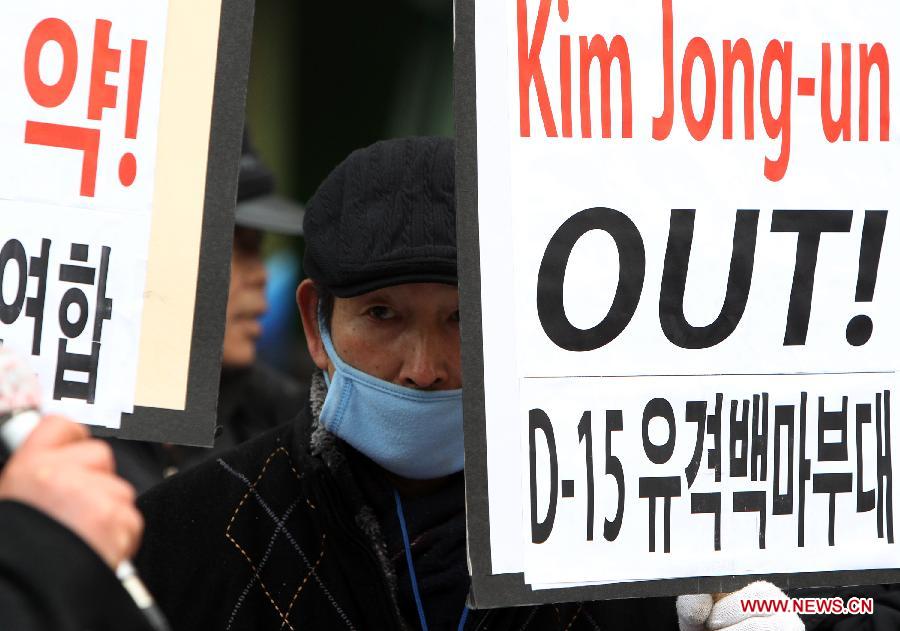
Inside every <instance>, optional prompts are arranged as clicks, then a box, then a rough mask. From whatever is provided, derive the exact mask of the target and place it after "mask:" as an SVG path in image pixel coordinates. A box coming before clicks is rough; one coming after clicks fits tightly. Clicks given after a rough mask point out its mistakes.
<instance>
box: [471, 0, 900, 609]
mask: <svg viewBox="0 0 900 631" xmlns="http://www.w3.org/2000/svg"><path fill="white" fill-rule="evenodd" d="M898 11H900V9H898V8H897V7H896V5H895V4H894V3H890V2H873V3H868V4H867V5H866V10H865V11H859V10H858V8H852V7H849V6H846V7H845V6H837V5H833V4H830V5H828V6H827V7H825V6H823V5H821V3H815V2H811V1H810V2H795V3H791V4H790V6H787V5H784V4H783V3H778V2H775V1H771V2H770V1H768V0H766V1H763V2H757V3H752V4H747V5H735V4H733V3H726V4H723V3H716V2H711V1H710V2H706V1H702V2H691V3H686V2H674V1H673V0H661V1H659V2H647V3H597V2H587V1H584V0H508V1H506V2H492V3H488V2H484V3H481V2H479V3H476V2H474V0H458V1H457V3H456V53H455V54H456V96H455V107H456V125H457V139H458V147H457V152H458V155H457V193H458V209H459V214H458V217H459V219H458V221H459V224H458V241H459V247H460V293H461V306H462V315H463V317H462V335H463V363H464V383H465V390H464V411H465V430H466V493H467V520H468V544H469V558H470V568H471V572H472V593H471V602H472V604H473V605H474V606H476V607H498V606H508V605H521V604H535V603H548V602H562V601H575V600H587V599H602V598H619V597H634V596H647V595H662V594H678V593H697V592H720V591H730V590H733V589H736V588H738V587H740V586H742V585H745V584H747V583H748V582H750V581H751V580H755V579H759V578H766V579H768V580H771V581H773V582H775V583H776V584H778V585H780V586H782V587H784V588H792V587H800V586H829V585H855V584H865V583H887V582H896V581H898V580H900V571H898V570H896V569H895V568H898V567H900V551H898V547H897V543H896V537H895V532H894V511H893V509H894V504H895V499H896V497H895V486H894V484H893V462H895V461H897V455H898V449H900V447H898V445H897V442H898V441H897V439H896V437H894V439H893V440H892V438H891V426H892V417H893V416H894V414H893V412H894V410H893V407H892V402H893V401H895V400H896V388H897V385H898V377H897V369H898V368H900V363H898V360H897V353H896V349H897V348H898V342H900V338H898V335H897V331H896V327H895V326H894V323H895V322H896V321H897V316H898V307H900V297H898V295H897V292H894V291H892V287H893V285H894V283H893V279H894V278H895V277H896V275H897V273H898V271H900V268H898V265H900V259H898V253H900V247H898V245H900V244H898V243H897V240H898V239H900V228H898V226H897V221H896V219H894V218H893V217H892V215H893V214H894V213H895V212H896V208H897V206H898V202H900V192H898V189H897V187H896V185H895V184H894V176H893V175H892V174H894V173H896V172H897V169H898V167H900V150H898V144H897V142H896V138H895V136H896V130H895V129H894V128H893V127H894V126H895V122H896V120H892V116H891V114H892V112H893V111H894V108H895V107H896V105H897V103H898V98H900V95H898V90H897V86H896V81H893V82H892V80H891V72H890V69H891V65H892V64H895V63H896V59H897V55H898V54H900V27H898V26H897V25H898V24H900V21H898V18H900V12H898Z"/></svg>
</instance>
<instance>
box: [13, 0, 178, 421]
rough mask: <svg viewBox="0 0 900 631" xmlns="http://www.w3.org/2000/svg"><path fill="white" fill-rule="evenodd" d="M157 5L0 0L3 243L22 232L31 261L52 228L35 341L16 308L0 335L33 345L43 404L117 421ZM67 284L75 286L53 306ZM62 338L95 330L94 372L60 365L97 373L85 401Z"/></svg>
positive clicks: (76, 347) (153, 122)
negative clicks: (66, 386) (100, 315)
mask: <svg viewBox="0 0 900 631" xmlns="http://www.w3.org/2000/svg"><path fill="white" fill-rule="evenodd" d="M167 11H168V2H167V1H165V0H163V1H160V2H152V3H144V4H141V5H134V6H132V4H122V3H120V2H115V1H113V0H90V1H86V2H80V3H78V4H77V5H74V4H72V3H70V2H63V1H61V0H41V1H38V2H29V3H11V4H8V5H6V6H4V8H3V9H0V18H2V19H0V40H2V41H3V42H4V45H3V46H4V51H5V54H4V55H2V56H0V85H3V86H5V89H4V99H3V102H2V103H0V146H2V148H3V151H2V152H0V221H2V226H3V227H2V230H0V247H3V246H4V245H5V244H8V243H11V242H12V241H13V240H15V241H18V242H19V243H20V244H21V245H22V247H23V248H24V251H25V252H26V254H27V257H28V259H27V260H28V261H29V263H28V267H29V272H31V271H36V269H37V268H35V269H34V270H32V269H31V263H30V261H31V257H40V254H41V247H42V241H43V240H44V239H48V240H49V241H50V243H49V248H50V249H49V267H48V271H47V274H46V288H47V289H46V296H45V300H44V304H43V309H41V310H40V311H41V314H42V316H43V327H42V328H43V330H42V332H41V333H42V339H41V344H40V348H39V349H38V352H37V353H34V354H33V353H32V350H33V344H32V343H33V340H34V319H33V318H30V317H28V315H29V314H26V311H25V309H24V308H23V309H22V310H21V313H19V314H16V315H17V317H15V318H13V317H12V314H13V312H12V311H11V312H10V315H9V319H10V320H12V321H11V322H6V323H4V324H0V339H3V340H4V344H5V345H8V346H10V347H12V348H14V349H16V350H17V351H18V352H20V353H22V354H24V355H26V356H27V357H29V358H31V361H32V363H33V364H34V365H35V367H36V369H37V370H38V372H39V376H40V379H41V382H42V384H43V385H44V393H45V407H46V410H47V411H50V412H56V413H60V414H67V415H69V416H72V417H73V418H75V419H76V420H79V421H81V422H84V423H89V424H96V425H106V426H108V427H118V425H119V419H120V416H121V414H122V412H130V411H131V410H132V409H133V403H134V389H135V379H136V369H137V354H138V337H139V333H140V314H141V305H142V302H143V290H144V278H145V274H146V260H147V243H148V238H149V229H150V215H151V204H152V201H153V191H154V177H155V170H156V169H155V165H156V132H157V126H158V118H159V102H160V90H161V84H162V72H163V52H164V49H165V36H166V18H167ZM73 147H77V148H73ZM73 246H87V247H86V248H79V247H76V248H74V249H73ZM10 247H13V246H10ZM104 248H109V250H108V275H107V277H106V279H105V280H106V288H105V296H106V297H107V298H108V299H109V300H111V301H112V302H111V303H107V304H111V311H110V313H109V314H108V315H109V318H108V320H104V321H103V326H102V329H101V328H97V327H95V321H96V315H97V305H98V304H102V303H98V300H101V299H102V297H100V298H98V292H99V289H100V286H101V283H102V278H101V277H102V274H101V273H100V270H101V262H102V259H103V253H104ZM85 249H86V255H87V256H86V260H81V259H83V258H85V257H84V254H85V252H84V250H85ZM72 255H75V257H76V259H78V260H73V259H72ZM63 265H74V266H80V267H84V268H89V269H90V270H93V276H91V272H90V271H87V272H83V273H86V274H87V275H88V276H87V277H82V279H83V278H89V279H90V280H91V281H92V282H78V281H75V280H72V278H74V277H71V276H68V277H67V276H66V275H65V274H66V272H65V271H64V270H66V269H69V270H71V269H73V268H63V267H61V266H63ZM19 271H20V269H19V267H18V264H17V263H15V262H10V263H8V264H7V265H6V266H5V268H4V269H2V270H0V273H4V272H5V273H4V278H3V296H4V302H5V303H7V304H10V303H12V304H15V300H16V297H17V296H18V291H19V289H18V282H19V280H18V279H19ZM77 273H78V272H76V275H77ZM39 277H40V274H34V275H31V276H29V277H28V279H27V288H26V294H25V295H26V296H27V298H30V299H33V298H36V297H37V296H38V291H39V286H38V285H39ZM70 290H78V291H81V292H82V294H83V295H84V298H83V299H82V298H79V299H77V300H75V301H74V302H73V304H72V305H71V306H68V308H65V307H64V308H63V311H64V313H60V305H61V304H63V303H62V301H63V297H64V296H65V295H67V294H66V292H68V291H70ZM68 295H69V296H70V297H72V296H74V294H68ZM29 302H30V301H29ZM69 302H72V301H69V300H67V301H66V303H67V304H68V303H69ZM31 309H32V308H29V310H31ZM33 309H37V306H36V305H35V307H33ZM82 320H85V322H83V323H82ZM61 322H69V323H70V324H69V325H65V327H64V325H63V324H61ZM63 327H64V328H63ZM98 333H99V335H98ZM61 339H63V340H66V344H67V352H69V353H77V354H80V355H87V356H89V355H90V354H91V352H93V351H94V343H95V342H97V341H99V342H100V347H99V351H96V352H95V354H96V356H97V368H96V371H93V370H90V371H75V372H74V373H72V372H69V371H67V372H66V373H64V374H63V375H62V377H63V379H65V380H71V381H88V380H89V377H88V373H89V372H95V374H96V387H95V391H94V396H93V402H88V401H87V400H86V399H85V398H84V393H83V392H81V393H77V394H75V390H78V388H77V387H76V388H75V389H74V390H70V391H69V392H68V393H66V392H65V391H64V390H63V389H61V388H60V387H59V385H58V382H59V380H57V379H56V369H57V365H58V363H59V362H58V357H60V356H62V355H61V354H60V353H59V348H60V340H61ZM61 394H62V395H63V396H62V397H61V398H57V397H59V396H60V395H61ZM67 394H68V395H73V394H74V396H66V395H67Z"/></svg>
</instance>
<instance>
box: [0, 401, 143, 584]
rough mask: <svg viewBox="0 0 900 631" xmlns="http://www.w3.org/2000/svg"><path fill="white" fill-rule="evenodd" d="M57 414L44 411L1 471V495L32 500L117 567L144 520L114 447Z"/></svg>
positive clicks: (130, 552)
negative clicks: (118, 473) (118, 465)
mask: <svg viewBox="0 0 900 631" xmlns="http://www.w3.org/2000/svg"><path fill="white" fill-rule="evenodd" d="M89 436H90V435H89V433H88V431H87V429H86V428H84V427H83V426H82V425H78V424H76V423H73V422H71V421H69V420H66V419H64V418H62V417H58V416H50V417H46V418H45V419H44V420H42V421H41V422H40V424H38V426H37V427H36V428H35V430H34V431H33V432H32V434H31V435H30V436H29V437H28V439H26V441H25V442H24V443H23V445H22V446H21V447H20V448H19V449H18V450H16V452H15V454H14V455H13V456H12V458H10V461H9V464H7V466H6V467H5V468H4V469H3V474H2V475H0V499H5V500H15V501H19V502H22V503H24V504H28V505H30V506H32V507H34V508H36V509H37V510H39V511H41V512H43V513H46V514H47V515H50V516H51V517H53V518H54V519H56V520H57V521H59V522H60V523H61V524H63V525H64V526H66V527H68V528H69V529H70V530H72V532H74V533H76V534H77V535H78V536H79V537H81V538H82V539H83V540H84V541H85V543H87V544H88V545H89V546H90V547H91V548H93V549H94V551H95V552H96V553H97V554H98V555H99V556H100V557H101V558H102V559H103V560H104V561H106V563H107V564H108V565H109V566H110V567H111V568H113V569H115V568H116V567H118V565H119V563H121V562H122V561H124V560H126V559H130V558H131V557H132V555H134V553H135V552H136V551H137V548H138V545H139V544H140V540H141V532H142V530H143V520H142V518H141V515H140V513H139V512H138V510H137V508H135V505H134V500H135V493H134V489H133V488H132V487H131V485H129V484H128V483H127V482H125V481H124V480H122V479H121V478H119V477H117V476H116V475H115V466H114V462H113V456H112V450H111V449H110V447H109V445H107V444H106V443H104V442H102V441H99V440H90V439H89Z"/></svg>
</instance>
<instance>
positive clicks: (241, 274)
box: [110, 131, 305, 493]
mask: <svg viewBox="0 0 900 631" xmlns="http://www.w3.org/2000/svg"><path fill="white" fill-rule="evenodd" d="M234 220H235V229H234V241H233V244H232V254H231V282H230V286H229V291H228V304H227V307H226V310H225V338H224V341H223V344H222V376H221V380H220V382H219V410H218V425H219V429H218V434H217V436H216V442H215V446H214V447H213V448H212V449H204V448H200V447H183V446H178V445H160V444H156V443H142V442H134V441H124V440H115V439H112V440H110V444H111V445H112V446H113V449H114V451H115V455H116V463H117V468H118V470H119V473H120V474H121V475H122V476H123V477H125V478H126V479H128V480H129V481H130V482H131V483H132V484H134V486H135V487H136V488H137V490H138V492H139V493H143V492H145V491H146V490H148V489H149V488H151V487H152V486H154V485H156V484H158V483H159V482H161V481H162V480H163V479H165V478H167V477H169V476H171V475H173V474H175V473H178V472H179V471H181V470H184V469H188V468H190V467H192V466H195V465H197V464H199V463H200V462H203V461H204V460H206V459H208V458H210V457H213V456H214V455H216V454H219V453H222V452H224V451H227V450H228V449H231V448H232V447H234V446H235V445H238V444H240V443H242V442H244V441H246V440H248V439H250V438H252V437H253V436H256V435H258V434H261V433H263V432H265V431H266V430H269V429H272V428H273V427H277V426H278V425H280V424H281V423H283V422H285V421H287V420H289V419H291V418H292V417H293V416H295V415H296V414H297V412H298V411H299V410H300V409H301V408H302V407H303V404H304V399H305V396H304V394H303V389H302V388H301V386H300V385H299V384H298V383H295V382H294V381H293V380H292V379H290V378H289V377H287V376H285V375H283V374H281V373H280V372H278V371H277V370H275V369H274V368H271V367H269V366H267V365H265V364H264V363H262V362H260V361H258V360H257V357H256V342H257V340H258V339H259V337H260V335H261V333H262V327H261V325H260V318H262V316H263V314H265V312H266V307H267V305H266V267H265V263H264V261H263V257H262V241H263V236H264V233H265V232H273V233H278V234H284V235H291V236H296V235H300V234H302V222H303V209H302V208H301V207H300V206H299V205H297V204H294V203H293V202H290V201H288V200H287V199H285V198H282V197H280V196H278V195H276V194H275V179H274V177H273V175H272V172H271V171H270V170H269V169H268V168H267V167H266V165H265V164H263V162H262V161H261V160H260V158H259V156H258V155H257V153H256V151H255V150H254V148H253V146H252V144H251V142H250V138H249V135H248V134H247V133H246V131H245V133H244V146H243V151H242V154H241V163H240V173H239V180H238V197H237V206H236V208H235V217H234Z"/></svg>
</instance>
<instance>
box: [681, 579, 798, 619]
mask: <svg viewBox="0 0 900 631" xmlns="http://www.w3.org/2000/svg"><path fill="white" fill-rule="evenodd" d="M717 596H718V598H717ZM776 601H777V602H786V601H787V596H786V595H785V593H784V592H783V591H781V590H780V589H778V588H777V587H776V586H775V585H773V584H772V583H767V582H765V581H757V582H756V583H751V584H750V585H747V586H746V587H744V588H743V589H741V590H738V591H736V592H732V593H730V594H713V595H710V594H692V595H689V596H679V597H678V601H677V609H678V626H679V628H680V629H681V631H705V630H707V629H709V630H710V631H803V629H804V626H803V622H802V621H801V620H800V617H799V616H798V615H797V614H795V613H790V612H786V611H785V612H776V613H768V612H766V613H761V612H759V613H758V612H757V611H754V610H753V608H751V607H748V606H747V603H750V602H753V603H762V602H776Z"/></svg>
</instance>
